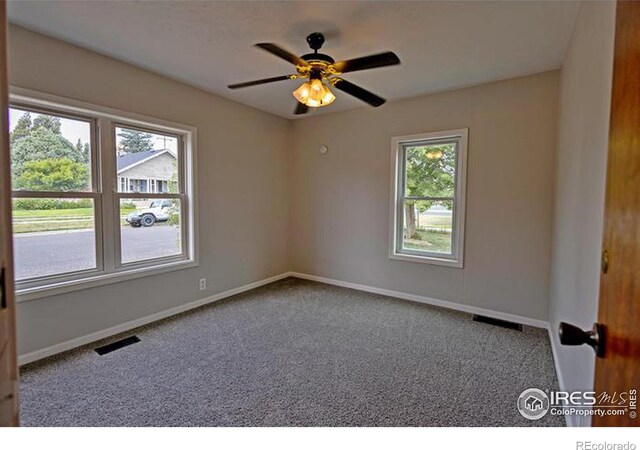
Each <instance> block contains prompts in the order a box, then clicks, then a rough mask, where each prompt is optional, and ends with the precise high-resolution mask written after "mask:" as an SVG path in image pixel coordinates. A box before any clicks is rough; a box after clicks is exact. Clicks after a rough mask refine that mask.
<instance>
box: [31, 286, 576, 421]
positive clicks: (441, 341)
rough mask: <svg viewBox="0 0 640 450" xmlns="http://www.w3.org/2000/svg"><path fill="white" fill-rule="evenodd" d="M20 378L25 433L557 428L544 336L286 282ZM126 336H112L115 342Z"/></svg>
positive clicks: (34, 367)
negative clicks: (536, 394)
mask: <svg viewBox="0 0 640 450" xmlns="http://www.w3.org/2000/svg"><path fill="white" fill-rule="evenodd" d="M135 333H136V334H137V335H138V336H139V337H140V339H141V340H142V341H141V342H139V343H137V344H133V345H131V346H129V347H125V348H122V349H120V350H117V351H115V352H112V353H109V354H106V355H104V356H98V355H97V354H96V353H95V352H94V351H93V348H94V347H97V346H98V345H104V344H105V343H108V342H111V341H113V340H116V339H115V338H113V339H109V340H105V341H102V342H100V343H97V344H95V345H91V346H87V347H84V348H81V349H78V350H74V351H71V352H68V353H66V354H63V355H60V356H56V357H52V358H49V359H48V360H44V361H41V362H37V363H34V364H31V365H30V366H27V367H25V368H24V369H23V370H22V373H21V376H22V379H21V380H22V381H21V389H20V395H21V407H22V415H21V417H22V424H23V425H26V426H532V425H536V426H541V425H544V426H561V425H563V424H564V421H563V419H562V418H559V417H550V416H548V415H547V417H545V418H544V419H542V420H540V421H536V422H531V421H529V420H527V419H525V418H523V417H522V416H520V414H519V413H518V411H517V410H516V399H517V398H518V395H519V394H520V393H521V392H522V391H523V390H524V389H525V388H529V387H538V388H541V389H545V388H548V389H557V380H556V377H555V371H554V367H553V360H552V356H551V349H550V347H549V342H548V338H547V334H546V332H545V331H544V330H540V329H534V328H530V327H525V331H524V332H518V331H513V330H508V329H504V328H498V327H495V326H492V325H486V324H482V323H477V322H473V321H472V320H471V317H470V316H469V315H468V314H463V313H458V312H453V311H449V310H445V309H440V308H435V307H430V306H425V305H420V304H416V303H410V302H407V301H403V300H397V299H393V298H389V297H384V296H380V295H374V294H368V293H364V292H358V291H354V290H350V289H344V288H339V287H334V286H329V285H325V284H320V283H314V282H309V281H302V280H297V279H287V280H282V281H280V282H277V283H274V284H271V285H269V286H265V287H262V288H259V289H256V290H254V291H250V292H247V293H244V294H240V295H237V296H235V297H233V298H231V299H228V300H225V301H222V302H218V303H215V304H212V305H208V306H205V307H203V308H200V309H197V310H194V311H191V312H188V313H185V314H182V315H180V316H177V317H174V318H171V319H167V320H164V321H161V322H158V323H155V324H153V325H150V326H146V327H142V328H140V329H138V330H135ZM130 334H132V333H126V334H124V335H120V336H118V337H117V338H122V337H124V336H128V335H130Z"/></svg>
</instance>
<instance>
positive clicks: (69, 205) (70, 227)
mask: <svg viewBox="0 0 640 450" xmlns="http://www.w3.org/2000/svg"><path fill="white" fill-rule="evenodd" d="M94 224H95V222H94V205H93V200H92V199H64V200H61V199H51V198H16V199H13V233H14V234H13V245H14V255H15V256H14V258H15V271H16V280H24V279H28V278H34V277H42V276H47V275H56V274H62V273H66V272H75V271H78V270H86V269H94V268H95V267H96V246H95V241H96V239H95V228H94Z"/></svg>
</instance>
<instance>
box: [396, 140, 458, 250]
mask: <svg viewBox="0 0 640 450" xmlns="http://www.w3.org/2000/svg"><path fill="white" fill-rule="evenodd" d="M406 152H407V153H406V181H405V189H406V192H405V194H406V196H407V197H440V198H447V197H449V198H452V197H453V196H454V190H455V170H456V152H455V144H441V145H429V146H421V147H409V148H407V150H406ZM434 205H442V206H445V207H446V208H448V209H449V210H451V209H453V202H452V201H450V200H407V201H406V202H405V209H404V210H405V223H406V237H408V238H410V237H413V236H414V235H415V234H416V230H417V212H424V211H426V210H427V209H429V208H431V207H432V206H434Z"/></svg>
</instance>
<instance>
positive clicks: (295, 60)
mask: <svg viewBox="0 0 640 450" xmlns="http://www.w3.org/2000/svg"><path fill="white" fill-rule="evenodd" d="M307 43H308V44H309V47H311V49H312V50H313V53H307V54H306V55H302V56H296V55H294V54H293V53H291V52H288V51H287V50H285V49H283V48H282V47H280V46H278V45H276V44H271V43H262V44H256V47H259V48H261V49H263V50H265V51H267V52H269V53H271V54H273V55H275V56H277V57H279V58H282V59H284V60H285V61H288V62H290V63H291V64H293V65H295V66H296V71H297V73H295V74H292V75H283V76H280V77H272V78H264V79H262V80H255V81H248V82H246V83H238V84H231V85H229V89H240V88H245V87H249V86H257V85H259V84H266V83H274V82H276V81H284V80H297V79H299V78H306V79H308V81H306V82H305V83H303V84H302V86H300V87H299V88H298V89H296V90H295V91H293V96H294V97H295V98H296V99H297V100H298V104H297V105H296V109H295V111H294V114H305V113H306V112H308V111H309V107H312V108H317V107H321V106H327V105H329V104H331V103H332V102H333V101H334V100H335V96H334V95H333V93H332V92H331V90H330V89H329V86H328V85H330V86H332V87H335V88H336V89H340V90H341V91H343V92H346V93H347V94H350V95H353V96H354V97H356V98H359V99H360V100H362V101H363V102H365V103H368V104H370V105H371V106H373V107H378V106H380V105H382V104H383V103H384V102H386V100H385V99H384V98H382V97H379V96H377V95H375V94H374V93H372V92H369V91H367V90H366V89H363V88H361V87H360V86H357V85H355V84H353V83H350V82H348V81H347V80H345V79H343V78H341V77H340V75H342V74H343V73H348V72H355V71H358V70H366V69H375V68H376V67H385V66H393V65H396V64H400V59H399V58H398V56H396V54H395V53H393V52H384V53H378V54H375V55H369V56H363V57H361V58H354V59H348V60H346V61H338V62H335V60H334V59H333V58H332V57H331V56H329V55H325V54H323V53H318V50H320V48H322V44H324V36H323V35H322V33H311V34H310V35H309V36H307Z"/></svg>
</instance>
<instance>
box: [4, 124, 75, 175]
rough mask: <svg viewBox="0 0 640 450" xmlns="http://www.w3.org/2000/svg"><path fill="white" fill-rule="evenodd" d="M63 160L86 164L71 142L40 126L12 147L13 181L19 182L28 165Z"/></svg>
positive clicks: (16, 141)
mask: <svg viewBox="0 0 640 450" xmlns="http://www.w3.org/2000/svg"><path fill="white" fill-rule="evenodd" d="M34 122H35V121H34ZM54 129H55V127H54ZM61 158H66V159H69V160H71V161H73V162H77V163H82V162H85V160H84V157H83V153H82V152H79V151H78V149H77V148H76V147H75V146H74V145H73V144H72V143H71V142H69V141H68V140H67V139H65V138H64V137H62V136H61V135H59V134H56V133H54V132H53V131H51V130H50V129H49V128H46V127H44V126H40V127H38V128H36V129H33V130H32V131H31V132H30V133H29V135H28V136H25V137H22V138H20V139H17V140H15V142H14V144H13V145H12V146H11V174H12V176H13V179H14V180H17V179H18V178H19V177H20V176H21V175H22V171H23V170H24V167H25V164H26V163H28V162H30V161H40V160H43V159H61Z"/></svg>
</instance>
